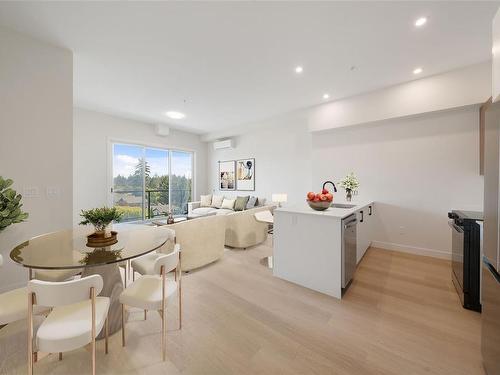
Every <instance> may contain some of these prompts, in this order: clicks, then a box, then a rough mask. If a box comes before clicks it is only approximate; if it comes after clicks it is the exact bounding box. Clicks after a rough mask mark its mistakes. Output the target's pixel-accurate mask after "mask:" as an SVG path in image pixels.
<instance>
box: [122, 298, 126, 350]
mask: <svg viewBox="0 0 500 375" xmlns="http://www.w3.org/2000/svg"><path fill="white" fill-rule="evenodd" d="M122 346H125V305H124V304H122Z"/></svg>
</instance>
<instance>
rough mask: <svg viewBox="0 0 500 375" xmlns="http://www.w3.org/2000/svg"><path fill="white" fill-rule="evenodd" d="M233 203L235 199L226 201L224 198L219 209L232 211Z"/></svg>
mask: <svg viewBox="0 0 500 375" xmlns="http://www.w3.org/2000/svg"><path fill="white" fill-rule="evenodd" d="M234 202H236V199H227V198H224V200H223V201H222V205H221V207H220V208H226V209H228V210H232V209H234Z"/></svg>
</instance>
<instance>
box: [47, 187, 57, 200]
mask: <svg viewBox="0 0 500 375" xmlns="http://www.w3.org/2000/svg"><path fill="white" fill-rule="evenodd" d="M45 194H46V195H47V198H49V199H50V198H58V197H60V196H61V189H60V188H59V187H57V186H47V188H46V189H45Z"/></svg>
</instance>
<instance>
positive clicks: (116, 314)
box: [10, 224, 169, 333]
mask: <svg viewBox="0 0 500 375" xmlns="http://www.w3.org/2000/svg"><path fill="white" fill-rule="evenodd" d="M111 229H112V230H113V231H116V232H118V234H117V238H116V239H117V242H116V243H114V244H113V245H110V246H106V247H97V248H96V247H89V246H88V245H87V235H89V234H91V233H92V229H91V228H90V227H76V228H73V229H68V230H63V231H58V232H53V233H47V234H43V235H40V236H37V237H34V238H32V239H30V240H28V241H25V242H23V243H21V244H19V245H18V246H16V247H15V248H14V249H13V250H12V251H11V252H10V257H11V259H12V260H13V261H14V262H16V263H18V264H20V265H21V266H23V267H25V268H27V269H29V270H30V274H31V271H32V270H37V269H43V270H71V269H74V270H75V272H78V270H81V274H82V277H85V276H89V275H93V274H99V275H101V276H102V278H103V282H104V283H103V284H104V285H103V289H102V291H101V294H100V295H101V296H106V297H109V298H110V307H109V315H108V322H109V333H114V332H116V331H118V330H119V329H120V328H121V307H120V302H119V297H120V294H121V292H122V291H123V288H124V284H123V282H122V278H121V274H120V269H119V266H118V265H119V264H120V263H121V262H126V261H128V260H130V259H133V258H137V257H140V256H141V255H144V254H147V253H150V252H153V251H155V250H157V249H159V248H160V247H161V246H163V245H164V244H165V243H166V242H167V239H168V238H169V237H168V234H167V233H166V232H165V231H164V230H162V228H161V227H153V226H148V225H139V224H114V225H113V228H111ZM125 272H126V271H125Z"/></svg>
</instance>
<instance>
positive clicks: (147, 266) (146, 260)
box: [130, 226, 176, 281]
mask: <svg viewBox="0 0 500 375" xmlns="http://www.w3.org/2000/svg"><path fill="white" fill-rule="evenodd" d="M156 230H159V231H163V232H164V233H165V234H166V235H167V240H166V242H170V243H172V244H173V245H174V247H175V245H176V238H175V230H173V229H170V228H166V227H165V226H161V227H157V228H156ZM166 246H167V244H166V243H165V245H163V246H162V247H161V248H160V249H159V250H158V251H156V252H153V253H149V254H146V255H143V256H142V257H139V258H137V259H133V260H132V262H131V264H130V265H131V269H132V273H135V272H137V273H139V274H140V275H154V273H155V272H154V265H155V261H156V260H157V259H158V258H159V257H160V256H161V255H162V254H164V253H163V252H162V251H161V250H162V248H165V247H166ZM133 280H134V281H135V276H133Z"/></svg>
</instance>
